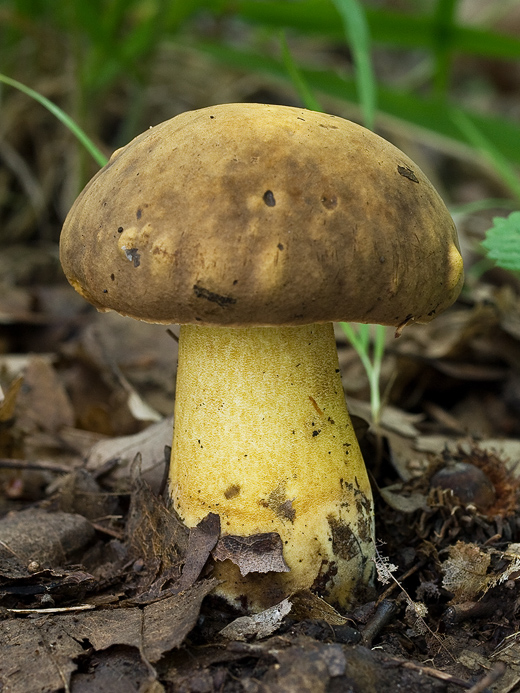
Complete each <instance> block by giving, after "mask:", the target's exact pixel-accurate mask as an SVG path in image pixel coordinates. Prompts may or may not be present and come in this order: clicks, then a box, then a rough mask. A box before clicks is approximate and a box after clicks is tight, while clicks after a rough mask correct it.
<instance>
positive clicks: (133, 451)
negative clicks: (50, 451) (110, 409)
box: [86, 417, 173, 493]
mask: <svg viewBox="0 0 520 693" xmlns="http://www.w3.org/2000/svg"><path fill="white" fill-rule="evenodd" d="M172 435H173V418H172V417H170V418H169V419H164V420H163V421H161V422H159V423H156V424H152V425H151V426H148V427H147V428H145V429H144V430H143V431H141V432H140V433H136V434H134V435H130V436H120V437H116V438H111V439H108V440H102V441H100V442H98V443H96V444H95V445H94V446H93V447H92V449H91V450H90V452H89V454H88V457H87V462H86V467H87V469H89V470H90V471H92V472H93V473H96V472H98V473H99V472H101V471H102V470H103V469H104V468H106V466H107V463H111V466H110V471H109V472H108V473H107V474H105V475H104V480H105V481H108V482H111V483H112V484H114V485H116V486H117V487H118V488H120V489H121V490H124V489H127V490H129V489H130V488H131V485H132V479H131V474H130V466H131V464H132V462H133V461H134V459H135V457H136V455H137V454H139V455H140V456H141V473H140V476H141V478H142V479H143V480H144V481H146V482H147V483H148V485H149V486H150V488H151V489H152V490H153V491H155V492H156V493H157V492H158V491H159V489H160V487H161V484H162V482H163V479H164V471H165V467H166V458H165V455H164V449H165V446H168V445H171V442H172Z"/></svg>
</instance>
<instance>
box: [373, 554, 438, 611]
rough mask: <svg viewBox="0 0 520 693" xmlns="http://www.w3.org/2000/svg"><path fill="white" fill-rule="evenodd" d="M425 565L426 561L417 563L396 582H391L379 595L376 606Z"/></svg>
mask: <svg viewBox="0 0 520 693" xmlns="http://www.w3.org/2000/svg"><path fill="white" fill-rule="evenodd" d="M425 563H426V561H424V560H423V561H419V563H416V564H415V565H413V566H412V567H411V568H410V569H409V570H407V571H406V573H403V574H402V575H400V576H399V577H398V578H397V582H392V583H391V584H390V586H389V587H387V588H386V590H385V591H384V592H383V594H381V595H380V596H379V598H378V600H377V602H378V604H379V603H380V602H382V601H383V600H384V599H387V597H388V596H389V595H390V594H391V593H392V592H393V591H394V590H395V588H396V587H401V583H402V582H404V581H405V580H406V579H407V578H409V577H410V575H413V574H414V573H415V572H417V571H418V570H419V568H422V567H423V565H424V564H425Z"/></svg>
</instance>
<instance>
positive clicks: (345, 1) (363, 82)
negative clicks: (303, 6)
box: [333, 0, 377, 130]
mask: <svg viewBox="0 0 520 693" xmlns="http://www.w3.org/2000/svg"><path fill="white" fill-rule="evenodd" d="M333 1H334V5H335V6H336V9H337V11H338V12H339V14H340V15H341V19H342V20H343V26H344V29H345V34H346V37H347V41H348V44H349V46H350V49H351V50H352V55H353V58H354V65H355V68H356V75H355V79H356V85H357V90H358V96H359V101H360V104H361V110H362V112H363V121H364V124H365V127H367V128H368V129H369V130H373V129H374V123H375V118H376V110H377V83H376V79H375V76H374V70H373V68H372V58H371V39H370V30H369V28H368V22H367V19H366V16H365V11H364V9H363V7H362V5H361V3H360V2H358V0H333Z"/></svg>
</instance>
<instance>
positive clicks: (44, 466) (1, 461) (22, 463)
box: [0, 457, 75, 474]
mask: <svg viewBox="0 0 520 693" xmlns="http://www.w3.org/2000/svg"><path fill="white" fill-rule="evenodd" d="M0 468H2V469H36V470H40V471H44V472H57V473H58V474H68V473H69V472H72V471H74V469H75V467H74V466H73V465H65V464H58V463H56V462H46V461H44V460H40V461H39V462H30V461H29V460H15V459H11V458H6V457H2V458H0Z"/></svg>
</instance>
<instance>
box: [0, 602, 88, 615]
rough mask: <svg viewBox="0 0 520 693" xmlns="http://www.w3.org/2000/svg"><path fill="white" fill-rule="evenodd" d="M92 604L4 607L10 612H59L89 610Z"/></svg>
mask: <svg viewBox="0 0 520 693" xmlns="http://www.w3.org/2000/svg"><path fill="white" fill-rule="evenodd" d="M95 608H96V607H95V605H94V604H78V605H77V606H56V607H52V608H48V609H6V611H9V612H10V613H12V614H61V613H65V612H67V611H91V610H92V609H95Z"/></svg>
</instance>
